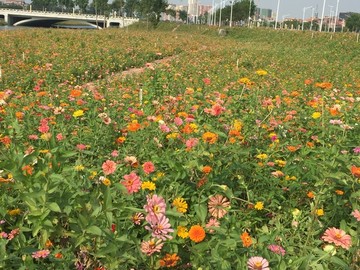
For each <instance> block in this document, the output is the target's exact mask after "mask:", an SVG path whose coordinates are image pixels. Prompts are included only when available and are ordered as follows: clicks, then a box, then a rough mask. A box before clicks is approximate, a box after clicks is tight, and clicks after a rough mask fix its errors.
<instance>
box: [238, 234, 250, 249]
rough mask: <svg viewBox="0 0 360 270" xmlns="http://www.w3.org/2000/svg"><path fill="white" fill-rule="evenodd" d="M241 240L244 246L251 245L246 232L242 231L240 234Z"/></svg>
mask: <svg viewBox="0 0 360 270" xmlns="http://www.w3.org/2000/svg"><path fill="white" fill-rule="evenodd" d="M240 238H241V241H242V242H243V246H244V247H250V246H251V245H252V240H251V237H250V235H249V234H248V232H243V233H242V234H241V235H240Z"/></svg>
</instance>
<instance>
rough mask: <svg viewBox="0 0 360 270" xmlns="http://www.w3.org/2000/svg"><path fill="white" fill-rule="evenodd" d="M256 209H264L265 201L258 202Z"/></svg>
mask: <svg viewBox="0 0 360 270" xmlns="http://www.w3.org/2000/svg"><path fill="white" fill-rule="evenodd" d="M254 208H255V209H256V210H259V211H260V210H263V209H264V203H263V202H257V203H256V204H255V206H254Z"/></svg>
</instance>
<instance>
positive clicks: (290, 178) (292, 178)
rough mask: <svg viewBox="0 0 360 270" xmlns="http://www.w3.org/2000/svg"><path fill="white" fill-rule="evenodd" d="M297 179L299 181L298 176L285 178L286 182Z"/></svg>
mask: <svg viewBox="0 0 360 270" xmlns="http://www.w3.org/2000/svg"><path fill="white" fill-rule="evenodd" d="M296 179H297V178H296V176H289V175H287V176H285V180H296Z"/></svg>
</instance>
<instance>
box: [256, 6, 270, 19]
mask: <svg viewBox="0 0 360 270" xmlns="http://www.w3.org/2000/svg"><path fill="white" fill-rule="evenodd" d="M255 17H256V19H262V20H269V19H271V18H272V9H267V8H256V10H255Z"/></svg>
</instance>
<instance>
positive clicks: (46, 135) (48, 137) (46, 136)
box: [40, 132, 51, 141]
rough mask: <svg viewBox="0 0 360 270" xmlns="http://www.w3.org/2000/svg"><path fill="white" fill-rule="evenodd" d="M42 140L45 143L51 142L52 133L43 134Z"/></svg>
mask: <svg viewBox="0 0 360 270" xmlns="http://www.w3.org/2000/svg"><path fill="white" fill-rule="evenodd" d="M40 138H41V139H42V140H44V141H49V140H50V138H51V133H49V132H48V133H43V134H41V136H40Z"/></svg>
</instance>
